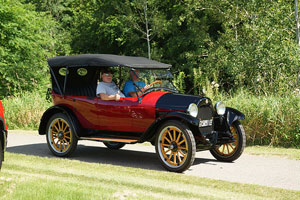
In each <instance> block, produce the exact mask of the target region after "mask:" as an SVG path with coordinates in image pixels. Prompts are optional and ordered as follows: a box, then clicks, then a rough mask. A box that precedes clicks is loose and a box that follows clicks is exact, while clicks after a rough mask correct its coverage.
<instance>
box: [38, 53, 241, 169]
mask: <svg viewBox="0 0 300 200" xmlns="http://www.w3.org/2000/svg"><path fill="white" fill-rule="evenodd" d="M48 64H49V66H50V72H51V80H52V89H49V90H48V95H51V96H52V101H53V104H54V105H53V106H52V107H50V108H49V109H47V110H46V111H45V113H44V114H43V116H42V118H41V122H40V126H39V134H41V135H43V134H46V139H47V143H48V146H49V149H50V150H51V152H52V153H53V154H54V155H56V156H69V155H70V154H71V153H72V152H73V151H74V150H75V149H76V146H77V142H78V140H95V141H101V142H103V143H104V144H105V145H106V146H107V147H108V148H110V149H120V148H122V147H123V146H124V145H125V144H135V143H143V142H151V144H153V145H155V149H156V153H157V156H158V158H159V160H160V161H161V163H162V165H163V166H164V167H165V168H166V169H167V170H169V171H173V172H182V171H184V170H186V169H188V168H189V167H190V166H191V165H192V164H193V162H194V159H195V153H196V151H202V150H209V151H210V152H211V154H212V155H213V156H214V157H215V158H216V159H217V160H220V161H226V162H230V161H234V160H236V159H237V158H238V157H239V156H240V155H241V154H242V152H243V150H244V147H245V143H246V138H245V132H244V129H243V127H242V125H241V124H240V122H239V120H242V119H244V115H243V114H242V113H241V112H239V111H237V110H235V109H233V108H229V107H225V105H224V103H222V102H220V101H219V102H217V103H216V104H215V106H213V105H212V102H211V100H210V99H209V98H208V97H205V96H192V95H185V94H180V93H178V91H177V90H176V88H175V87H174V85H173V84H172V74H171V72H170V68H171V65H169V64H164V63H160V62H157V61H153V60H149V59H146V58H143V57H132V56H118V55H110V54H83V55H72V56H58V57H55V58H50V59H49V60H48ZM107 67H110V68H111V69H112V70H113V71H114V76H116V75H118V76H117V77H115V79H114V80H115V82H116V83H117V85H118V86H119V87H120V88H121V89H122V86H123V85H124V81H126V80H128V79H130V76H129V74H130V72H133V73H135V71H139V78H140V80H142V81H144V82H145V84H148V85H151V87H150V88H148V89H147V90H146V91H143V92H142V90H141V88H139V87H138V85H136V84H135V87H136V89H137V91H141V93H142V94H141V95H137V97H121V98H120V100H119V101H114V100H111V101H106V100H102V99H101V98H100V97H97V96H96V87H97V83H98V82H99V77H100V73H101V70H102V69H104V68H107ZM139 94H140V93H139Z"/></svg>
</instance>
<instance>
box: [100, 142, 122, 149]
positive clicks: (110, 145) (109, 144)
mask: <svg viewBox="0 0 300 200" xmlns="http://www.w3.org/2000/svg"><path fill="white" fill-rule="evenodd" d="M103 144H104V145H105V146H106V147H107V148H109V149H114V150H118V149H121V148H122V147H124V146H125V144H124V143H120V142H103Z"/></svg>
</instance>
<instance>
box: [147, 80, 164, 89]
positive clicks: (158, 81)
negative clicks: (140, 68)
mask: <svg viewBox="0 0 300 200" xmlns="http://www.w3.org/2000/svg"><path fill="white" fill-rule="evenodd" d="M156 83H160V87H161V85H162V82H161V81H160V80H157V81H153V82H152V83H150V84H149V86H150V87H151V86H152V85H154V84H156Z"/></svg>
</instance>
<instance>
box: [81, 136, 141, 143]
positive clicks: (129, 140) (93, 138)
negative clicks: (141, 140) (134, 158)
mask: <svg viewBox="0 0 300 200" xmlns="http://www.w3.org/2000/svg"><path fill="white" fill-rule="evenodd" d="M79 139H80V140H92V141H99V142H120V143H126V144H134V143H137V142H138V140H135V139H124V138H106V137H80V138H79Z"/></svg>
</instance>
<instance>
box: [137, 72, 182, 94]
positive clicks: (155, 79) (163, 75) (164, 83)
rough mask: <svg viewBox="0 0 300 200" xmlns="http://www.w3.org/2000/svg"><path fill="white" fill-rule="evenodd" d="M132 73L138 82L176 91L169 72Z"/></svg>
mask: <svg viewBox="0 0 300 200" xmlns="http://www.w3.org/2000/svg"><path fill="white" fill-rule="evenodd" d="M134 73H135V74H136V75H137V76H138V77H139V80H140V81H143V82H144V83H145V84H146V85H151V87H159V88H167V89H172V90H176V91H177V89H176V88H175V86H174V85H173V83H172V80H173V75H172V73H171V72H170V71H169V70H165V69H164V70H158V69H153V70H152V69H139V70H134Z"/></svg>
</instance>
